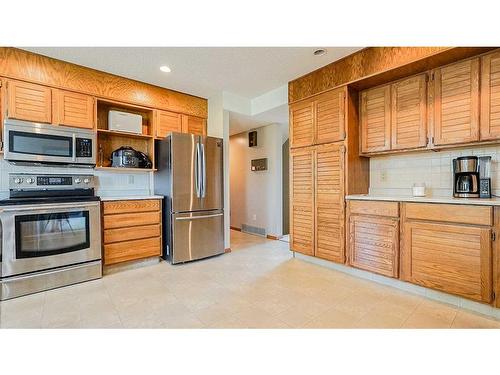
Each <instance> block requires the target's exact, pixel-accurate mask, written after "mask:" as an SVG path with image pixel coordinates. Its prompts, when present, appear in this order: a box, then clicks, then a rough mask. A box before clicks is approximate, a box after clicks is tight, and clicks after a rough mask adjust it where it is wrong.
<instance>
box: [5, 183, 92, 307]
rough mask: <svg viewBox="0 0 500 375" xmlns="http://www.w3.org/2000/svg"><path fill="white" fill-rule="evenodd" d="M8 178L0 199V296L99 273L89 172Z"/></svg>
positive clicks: (16, 295) (25, 291) (57, 284)
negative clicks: (4, 194)
mask: <svg viewBox="0 0 500 375" xmlns="http://www.w3.org/2000/svg"><path fill="white" fill-rule="evenodd" d="M9 178H10V198H9V199H7V200H4V201H1V202H0V300H4V299H9V298H13V297H18V296H21V295H24V294H30V293H35V292H38V291H43V290H47V289H52V288H56V287H60V286H65V285H70V284H74V283H78V282H83V281H87V280H92V279H97V278H100V277H101V276H102V264H101V258H102V256H101V215H100V200H99V197H96V196H95V195H94V187H93V176H91V175H31V174H11V175H10V176H9ZM81 185H83V186H81Z"/></svg>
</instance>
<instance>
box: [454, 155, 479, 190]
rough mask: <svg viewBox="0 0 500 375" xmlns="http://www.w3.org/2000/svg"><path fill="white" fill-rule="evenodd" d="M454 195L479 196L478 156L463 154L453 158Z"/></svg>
mask: <svg viewBox="0 0 500 375" xmlns="http://www.w3.org/2000/svg"><path fill="white" fill-rule="evenodd" d="M453 196H454V197H457V198H479V168H478V159H477V156H461V157H459V158H456V159H453Z"/></svg>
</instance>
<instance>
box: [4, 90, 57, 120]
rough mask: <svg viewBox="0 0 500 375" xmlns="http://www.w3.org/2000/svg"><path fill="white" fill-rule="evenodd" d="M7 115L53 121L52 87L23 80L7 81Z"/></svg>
mask: <svg viewBox="0 0 500 375" xmlns="http://www.w3.org/2000/svg"><path fill="white" fill-rule="evenodd" d="M7 117H9V118H14V119H18V120H26V121H35V122H46V123H51V122H52V89H51V88H49V87H45V86H41V85H36V84H33V83H27V82H22V81H7Z"/></svg>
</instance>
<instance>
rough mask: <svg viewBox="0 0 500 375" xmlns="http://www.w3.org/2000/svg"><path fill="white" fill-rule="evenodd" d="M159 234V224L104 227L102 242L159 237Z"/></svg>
mask: <svg viewBox="0 0 500 375" xmlns="http://www.w3.org/2000/svg"><path fill="white" fill-rule="evenodd" d="M160 235H161V225H160V224H154V225H143V226H140V227H134V228H133V229H130V228H116V229H106V230H105V231H104V243H106V244H107V243H112V242H119V241H130V240H138V239H141V238H151V237H159V236H160Z"/></svg>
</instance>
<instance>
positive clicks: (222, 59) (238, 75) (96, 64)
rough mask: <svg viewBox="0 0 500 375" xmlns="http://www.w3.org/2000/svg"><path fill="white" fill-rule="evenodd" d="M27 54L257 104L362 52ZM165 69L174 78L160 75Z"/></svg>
mask: <svg viewBox="0 0 500 375" xmlns="http://www.w3.org/2000/svg"><path fill="white" fill-rule="evenodd" d="M23 49H26V50H28V51H32V52H35V53H39V54H42V55H46V56H50V57H54V58H57V59H60V60H65V61H69V62H72V63H75V64H79V65H83V66H87V67H90V68H94V69H98V70H102V71H105V72H109V73H113V74H117V75H120V76H123V77H128V78H132V79H136V80H139V81H143V82H147V83H150V84H153V85H157V86H161V87H166V88H170V89H173V90H177V91H182V92H186V93H190V94H193V95H197V96H201V97H204V98H209V97H211V96H212V95H214V94H217V93H220V92H221V91H229V92H231V93H234V94H237V95H240V96H242V97H245V98H249V99H250V98H254V97H256V96H259V95H262V94H263V93H265V92H268V91H270V90H272V89H274V88H276V87H279V86H281V85H284V84H286V83H287V82H289V81H291V80H293V79H294V78H297V77H299V76H301V75H304V74H306V73H308V72H310V71H312V70H315V69H317V68H320V67H322V66H324V65H327V64H329V63H330V62H332V61H335V60H338V59H340V58H342V57H344V56H347V55H349V54H351V53H353V52H355V51H357V50H359V49H360V48H356V47H326V49H327V51H328V52H327V54H326V55H323V56H314V55H313V51H314V50H315V49H316V48H313V47H23ZM161 65H167V66H169V67H170V68H171V69H172V72H171V73H163V72H161V71H160V70H159V67H160V66H161Z"/></svg>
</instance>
